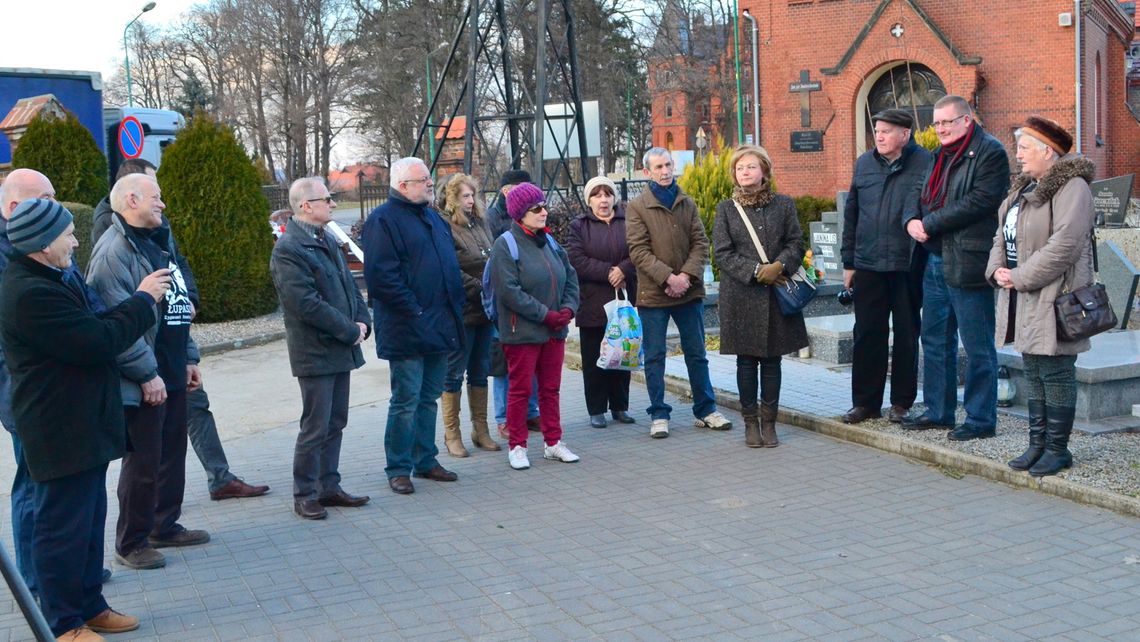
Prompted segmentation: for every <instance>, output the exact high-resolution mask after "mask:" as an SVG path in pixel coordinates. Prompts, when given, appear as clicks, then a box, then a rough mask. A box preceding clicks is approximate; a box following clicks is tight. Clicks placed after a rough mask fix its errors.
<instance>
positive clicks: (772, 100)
mask: <svg viewBox="0 0 1140 642" xmlns="http://www.w3.org/2000/svg"><path fill="white" fill-rule="evenodd" d="M917 1H918V4H919V5H920V6H921V8H922V9H923V10H924V11H925V12H926V13H927V15H928V16H929V17H930V19H931V20H932V21H933V23H934V24H935V25H937V26H938V27H939V28H940V29H941V30H942V32H943V33H944V34H945V35H946V36H947V37H948V39H949V40H950V42H951V43H952V44H953V45H954V46H956V47H957V48H958V50H959V51H960V52H961V53H962V54H964V55H965V56H978V57H981V58H982V62H981V64H979V65H963V64H960V63H959V62H958V61H957V60H956V59H955V57H954V56H953V55H952V53H951V52H950V51H949V49H948V48H947V47H946V45H945V44H943V43H942V42H941V41H940V40H939V39H938V38H937V37H936V36H935V34H934V32H933V31H931V30H930V29H929V28H928V27H927V26H926V25H925V24H924V23H923V22H922V20H921V19H920V18H919V16H918V14H916V13H915V12H914V11H913V10H912V9H911V7H910V6H909V4H908V3H907V2H906V1H905V0H895V1H894V2H892V3H891V4H890V5H889V6H888V7H887V9H886V11H885V12H884V13H883V14H882V16H881V17H880V18H879V20H878V22H877V23H876V24H875V25H874V27H873V28H872V29H871V31H870V32H869V33H868V34H867V36H866V37H865V38H864V40H863V42H862V44H861V46H860V48H859V49H858V51H857V52H856V53H855V54H854V56H853V57H852V58H851V60H850V61H849V62H848V63H847V65H846V66H845V67H844V69H843V70H842V72H841V73H839V74H838V75H830V76H829V75H824V74H823V73H822V72H821V71H820V70H821V69H822V68H826V67H833V66H835V65H836V64H837V63H839V61H840V59H841V58H842V57H843V55H844V53H845V52H846V51H847V49H848V47H849V46H850V45H851V43H852V42H853V41H854V40H855V38H856V36H857V35H858V33H859V32H860V30H861V29H863V27H864V25H865V24H866V23H867V20H868V18H869V17H870V16H871V14H872V12H873V11H874V10H875V8H876V7H877V6H878V5H879V2H877V1H876V0H742V2H741V4H740V9H741V10H744V9H750V10H751V12H752V14H753V15H754V16H755V17H756V18H757V20H758V21H759V29H760V31H759V41H760V55H759V57H760V64H759V69H760V93H761V139H762V140H761V142H762V144H763V145H764V147H766V148H767V149H768V151H769V153H771V155H772V160H773V165H774V174H775V176H776V179H777V182H778V184H779V187H780V190H781V191H783V192H786V193H789V194H792V195H799V194H815V195H818V196H833V195H834V193H835V192H836V191H837V190H843V189H846V188H847V187H848V186H849V184H850V181H851V170H852V165H853V162H854V159H855V157H856V156H857V152H858V146H857V144H856V136H857V134H856V132H857V129H858V119H860V118H862V114H859V113H856V111H857V108H858V94H859V92H860V89H861V88H862V87H863V85H864V83H865V82H866V80H867V78H868V77H869V76H872V75H875V74H876V73H879V72H881V70H882V69H884V68H886V67H889V66H892V65H893V64H895V63H897V62H902V61H904V60H910V61H912V62H918V63H921V64H924V65H926V66H927V67H930V69H932V70H933V71H934V72H935V73H936V74H938V76H939V77H940V78H941V79H942V81H943V83H944V84H945V85H946V89H947V91H948V92H949V93H953V94H959V95H962V96H964V97H966V98H967V99H969V100H971V101H976V103H977V106H978V114H979V116H980V118H981V120H982V122H983V124H984V125H985V127H986V128H987V129H988V130H989V131H990V132H991V133H993V134H994V136H996V137H997V138H998V139H999V140H1001V141H1002V142H1004V143H1005V144H1006V145H1007V147H1008V148H1009V149H1010V150H1011V152H1012V149H1013V138H1012V133H1013V130H1014V129H1015V128H1016V126H1017V124H1018V123H1020V122H1022V121H1023V119H1024V118H1025V117H1026V116H1027V115H1029V114H1033V113H1036V114H1042V115H1045V116H1048V117H1050V118H1053V119H1055V120H1057V121H1058V122H1060V123H1061V124H1062V125H1064V126H1065V127H1066V128H1069V129H1070V130H1073V129H1075V127H1074V125H1075V118H1076V110H1075V107H1074V105H1075V100H1074V96H1075V93H1074V92H1075V86H1074V85H1075V83H1074V65H1075V63H1074V45H1073V42H1074V35H1075V29H1074V27H1061V26H1058V18H1057V17H1058V14H1059V13H1063V12H1072V11H1073V3H1072V2H1071V1H1070V0H1033V1H1032V2H1028V1H1027V2H1011V1H1009V0H974V1H971V2H945V1H935V0H917ZM1028 5H1032V11H1027V10H1026V8H1027V6H1028ZM896 22H898V23H901V24H902V25H903V27H904V29H905V34H904V35H903V37H902V38H895V37H894V36H893V35H891V34H890V29H891V27H892V25H894V24H895V23H896ZM745 24H747V23H745ZM1084 28H1085V33H1084V40H1085V48H1084V49H1085V54H1084V57H1085V64H1084V67H1085V74H1084V92H1083V94H1084V96H1085V100H1084V102H1083V103H1082V104H1083V109H1084V112H1085V118H1084V119H1083V120H1084V121H1085V122H1084V134H1085V135H1084V137H1083V139H1084V151H1085V152H1086V153H1087V154H1088V155H1089V156H1090V158H1092V159H1093V160H1094V162H1096V163H1097V166H1098V175H1099V176H1101V177H1104V176H1110V175H1116V174H1120V173H1125V172H1127V171H1136V170H1137V167H1138V166H1140V127H1138V125H1137V123H1136V120H1135V119H1134V118H1133V117H1132V116H1131V114H1130V113H1129V112H1128V111H1127V109H1125V108H1124V107H1123V103H1124V79H1123V69H1124V63H1123V53H1124V46H1125V45H1124V43H1122V42H1120V41H1119V40H1118V39H1117V38H1116V36H1115V35H1114V34H1110V33H1107V32H1106V29H1105V28H1103V27H1101V26H1098V25H1097V24H1096V23H1095V22H1094V21H1093V20H1091V19H1086V20H1085V22H1084ZM742 36H743V37H742V40H741V49H742V51H749V50H750V47H751V42H750V40H749V39H750V37H751V31H750V29H744V30H743V31H742ZM1096 51H1100V52H1101V71H1102V78H1103V79H1104V83H1102V88H1103V94H1104V95H1103V102H1102V103H1101V105H1102V109H1104V116H1103V123H1104V127H1103V129H1104V130H1105V131H1104V134H1103V137H1104V139H1105V146H1104V147H1101V148H1097V147H1096V145H1095V143H1094V142H1093V131H1094V130H1093V129H1092V123H1091V121H1090V120H1089V119H1090V118H1092V115H1091V113H1090V111H1091V95H1090V94H1089V92H1090V91H1091V82H1092V81H1091V79H1092V72H1091V70H1092V68H1093V65H1094V64H1095V52H1096ZM730 53H731V52H730ZM801 69H807V70H808V71H809V72H810V76H811V79H812V80H818V81H820V82H821V83H822V90H821V91H818V92H814V93H812V94H811V99H810V100H811V126H810V128H808V129H815V130H823V131H824V143H823V151H822V152H814V153H792V152H791V151H790V142H789V141H790V135H791V132H793V131H798V130H801V129H804V128H802V127H801V126H800V96H799V94H792V93H789V91H788V85H789V83H792V82H796V81H798V80H799V72H800V70H801ZM652 80H653V75H652V74H650V91H651V92H653V89H654V88H653V84H652ZM743 89H744V91H745V94H746V100H749V99H751V88H750V87H749V86H747V85H746V86H745V87H744V88H743ZM681 104H683V97H681V99H678V98H677V97H676V96H675V97H674V117H673V119H671V120H670V121H668V122H666V121H664V119H663V115H664V101H663V100H659V96H658V95H656V94H654V99H653V124H654V130H653V131H654V133H653V142H654V144H655V145H662V146H664V139H665V135H666V133H667V132H673V135H674V147H676V148H690V149H691V148H692V144H691V142H689V140H688V136H689V135H690V132H689V131H688V129H689V128H687V127H686V123H687V122H688V120H687V116H685V115H684V114H680V113H679V111H680V110H679V107H680V105H681ZM746 120H747V118H746ZM746 129H747V130H749V131H750V130H751V125H750V123H746ZM1011 159H1012V154H1011Z"/></svg>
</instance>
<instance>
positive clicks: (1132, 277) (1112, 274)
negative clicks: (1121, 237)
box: [1096, 241, 1140, 328]
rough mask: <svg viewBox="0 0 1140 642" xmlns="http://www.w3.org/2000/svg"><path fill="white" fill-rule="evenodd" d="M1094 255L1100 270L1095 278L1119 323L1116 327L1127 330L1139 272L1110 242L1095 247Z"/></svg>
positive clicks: (1139, 278)
mask: <svg viewBox="0 0 1140 642" xmlns="http://www.w3.org/2000/svg"><path fill="white" fill-rule="evenodd" d="M1096 253H1097V260H1098V263H1099V266H1098V267H1099V269H1100V271H1099V272H1098V273H1097V277H1098V278H1099V279H1100V282H1101V283H1103V284H1104V289H1105V291H1106V292H1107V293H1108V301H1109V303H1110V304H1112V311H1113V312H1115V313H1116V318H1117V320H1118V321H1120V325H1119V326H1117V327H1119V328H1127V327H1128V315H1129V314H1130V313H1131V312H1132V306H1133V304H1134V302H1135V300H1136V287H1137V285H1138V284H1140V270H1137V269H1136V266H1135V265H1133V264H1132V261H1129V260H1128V257H1127V256H1125V255H1124V252H1122V251H1121V250H1120V248H1119V247H1117V246H1116V243H1113V242H1112V241H1104V242H1102V243H1100V244H1099V245H1097V248H1096Z"/></svg>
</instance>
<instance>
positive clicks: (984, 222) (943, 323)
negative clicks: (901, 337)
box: [904, 96, 1010, 441]
mask: <svg viewBox="0 0 1140 642" xmlns="http://www.w3.org/2000/svg"><path fill="white" fill-rule="evenodd" d="M934 128H935V131H936V132H937V133H938V140H939V142H941V143H942V146H941V147H939V148H938V149H937V150H936V151H935V159H934V163H933V164H932V165H931V168H930V170H929V171H928V172H927V176H926V179H925V181H924V183H923V187H922V193H921V195H920V196H919V198H918V200H917V202H912V203H911V204H909V206H908V208H909V209H908V213H907V215H906V216H905V217H904V219H905V225H906V231H907V233H908V234H910V236H911V238H913V239H914V240H916V241H918V242H919V243H922V244H924V246H925V247H926V249H927V250H928V251H929V252H930V257H929V259H928V260H927V263H926V271H925V273H924V275H923V282H922V287H923V302H922V354H923V370H922V377H923V380H922V396H923V401H924V402H925V404H926V412H924V413H923V414H922V415H921V416H919V417H917V418H916V419H914V421H912V422H909V424H908V426H907V427H908V428H910V429H915V430H921V429H925V428H934V427H951V426H953V425H954V414H955V410H956V409H957V405H958V398H957V391H958V388H957V383H958V337H959V336H960V337H961V340H962V345H963V346H964V347H965V348H966V359H967V365H966V390H965V399H964V402H963V405H964V406H965V408H966V421H965V422H964V423H962V425H960V426H958V427H957V428H954V430H952V431H951V432H950V435H949V437H950V439H951V440H953V441H967V440H970V439H985V438H988V437H993V436H994V430H995V427H996V426H997V352H996V350H995V348H994V291H993V288H992V287H991V286H990V284H989V283H988V282H987V281H986V277H985V271H986V263H987V261H988V260H989V254H990V247H991V246H992V245H993V238H994V233H995V232H996V230H997V224H998V221H997V210H998V206H999V205H1000V204H1001V201H1002V199H1003V198H1004V197H1005V194H1006V192H1007V191H1008V190H1009V174H1010V170H1009V157H1008V156H1007V155H1006V151H1005V147H1003V146H1002V144H1001V143H1000V142H998V140H997V139H996V138H994V137H993V136H991V135H989V134H987V133H986V131H985V130H984V129H982V126H981V125H980V124H979V123H978V122H977V121H976V120H975V119H974V112H973V110H972V109H971V108H970V104H969V103H968V102H966V100H965V99H964V98H962V97H960V96H943V97H942V98H940V99H939V100H938V102H936V103H934Z"/></svg>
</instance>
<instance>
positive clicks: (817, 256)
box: [809, 212, 843, 282]
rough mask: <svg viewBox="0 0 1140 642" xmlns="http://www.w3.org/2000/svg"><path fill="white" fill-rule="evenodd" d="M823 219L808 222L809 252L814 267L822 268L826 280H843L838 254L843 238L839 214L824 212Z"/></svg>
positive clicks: (840, 259)
mask: <svg viewBox="0 0 1140 642" xmlns="http://www.w3.org/2000/svg"><path fill="white" fill-rule="evenodd" d="M822 218H823V220H821V221H815V222H812V223H811V224H810V228H809V229H810V230H811V253H812V257H813V261H814V263H815V267H816V268H817V269H820V270H823V272H824V279H825V280H827V281H840V282H842V281H843V259H842V258H841V257H840V255H839V248H840V244H841V242H842V240H843V238H842V235H841V232H840V229H839V221H838V218H839V215H838V214H837V213H836V212H824V213H823V216H822Z"/></svg>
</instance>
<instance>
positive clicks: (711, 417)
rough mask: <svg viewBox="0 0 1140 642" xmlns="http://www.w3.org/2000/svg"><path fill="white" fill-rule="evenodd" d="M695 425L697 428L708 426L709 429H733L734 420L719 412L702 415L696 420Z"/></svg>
mask: <svg viewBox="0 0 1140 642" xmlns="http://www.w3.org/2000/svg"><path fill="white" fill-rule="evenodd" d="M693 425H694V426H696V427H697V428H708V429H709V430H732V422H731V421H729V420H728V419H726V418H725V416H724V415H722V414H720V413H719V412H713V413H710V414H708V415H706V416H704V417H701V418H700V419H697V420H696V421H694V422H693Z"/></svg>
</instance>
